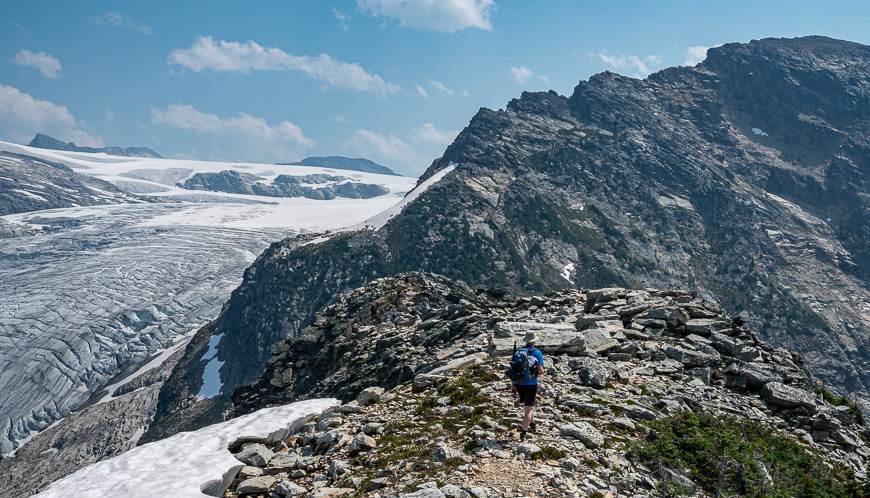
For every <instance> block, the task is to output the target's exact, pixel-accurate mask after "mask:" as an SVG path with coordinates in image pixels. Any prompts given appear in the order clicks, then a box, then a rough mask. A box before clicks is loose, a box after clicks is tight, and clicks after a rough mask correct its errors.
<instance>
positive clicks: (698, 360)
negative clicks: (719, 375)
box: [665, 346, 721, 368]
mask: <svg viewBox="0 0 870 498" xmlns="http://www.w3.org/2000/svg"><path fill="white" fill-rule="evenodd" d="M708 349H710V348H708ZM711 351H712V353H703V352H701V351H693V350H691V349H684V348H681V347H678V346H668V347H666V348H665V354H666V355H667V356H668V358H670V359H672V360H676V361H679V362H680V363H682V364H683V366H684V367H687V368H694V367H712V366H716V365H718V364H719V362H720V361H721V358H720V357H719V354H718V353H716V352H715V351H713V350H711Z"/></svg>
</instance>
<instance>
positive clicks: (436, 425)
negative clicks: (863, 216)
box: [216, 273, 870, 497]
mask: <svg viewBox="0 0 870 498" xmlns="http://www.w3.org/2000/svg"><path fill="white" fill-rule="evenodd" d="M602 295H606V296H608V297H607V299H606V300H602V297H601V296H602ZM651 316H662V317H675V316H679V317H686V318H684V319H682V320H671V321H668V320H662V323H657V322H652V321H651V320H658V319H657V318H655V319H654V318H648V317H651ZM693 316H706V317H708V319H711V320H715V323H717V324H720V325H719V326H717V331H716V332H713V333H715V334H720V335H722V336H724V337H728V338H729V339H730V341H731V342H732V343H734V344H739V345H741V346H745V347H746V348H752V349H753V350H754V351H755V352H756V353H757V354H755V355H752V358H751V359H744V358H743V356H742V354H741V353H739V351H745V350H741V349H737V350H736V351H738V353H735V350H734V349H730V348H725V347H721V346H719V347H717V346H716V345H715V344H716V343H714V342H712V341H710V339H709V337H704V336H703V335H699V334H696V333H695V331H693V330H689V329H688V327H687V325H686V324H687V323H688V322H689V321H690V320H693V319H695V318H688V317H693ZM601 317H604V318H606V320H601V319H599V318H601ZM605 321H606V322H608V325H607V326H606V327H605V326H601V325H600V326H596V327H588V325H589V324H590V323H597V324H601V323H603V322H605ZM520 323H522V324H525V325H524V327H525V328H526V329H527V330H536V331H539V330H542V329H543V330H545V329H546V328H547V327H549V326H552V325H563V324H565V325H571V327H570V329H568V328H560V335H559V337H560V339H558V340H560V341H562V346H561V347H560V346H558V345H556V342H557V340H556V339H555V336H551V337H550V338H549V339H548V340H549V342H550V348H551V351H553V353H547V354H546V355H545V367H546V372H545V375H544V377H543V378H542V379H541V387H540V392H539V398H538V400H539V401H538V408H537V410H536V418H535V420H536V427H535V429H534V431H533V432H532V433H530V434H529V437H528V439H527V440H526V441H521V440H520V439H519V437H518V436H519V435H518V433H517V430H516V426H517V423H518V419H519V414H520V408H519V406H518V405H517V402H516V399H515V397H513V396H512V395H511V392H510V389H509V385H510V384H509V381H507V380H506V379H505V376H504V369H505V368H506V365H507V362H508V361H509V360H508V358H509V354H510V352H509V351H503V350H501V349H498V348H497V347H496V345H497V342H496V341H494V339H495V338H496V336H497V334H499V330H500V329H501V328H502V327H503V326H504V324H511V325H510V327H509V328H510V329H513V330H516V329H519V328H521V327H522V326H520V325H517V324H520ZM590 334H596V335H597V334H605V335H607V336H608V337H610V338H611V339H612V340H613V341H614V342H615V343H616V347H615V348H612V349H609V350H607V351H600V350H596V349H589V348H574V347H573V346H572V347H571V348H568V349H566V348H564V346H567V345H575V344H576V340H575V339H576V338H578V337H585V336H588V335H590ZM710 335H712V333H711V334H710ZM472 358H474V359H472ZM268 365H269V366H268V368H267V372H266V375H265V376H264V377H262V378H261V380H260V381H259V382H258V383H256V384H254V385H252V386H250V387H248V388H245V389H240V390H238V391H237V392H236V395H235V396H234V402H235V403H236V410H237V411H238V412H239V413H242V412H247V411H252V410H256V409H259V408H261V407H263V406H265V405H268V404H273V403H274V404H281V403H285V402H286V401H288V400H295V399H299V398H306V397H320V396H323V395H324V394H326V393H336V394H338V395H339V396H340V397H341V398H342V399H343V400H344V404H342V405H341V406H337V407H334V408H330V409H328V410H326V411H325V412H323V413H321V414H320V415H319V416H318V417H316V418H314V419H312V420H308V421H302V423H300V424H297V425H296V427H294V428H292V429H291V430H290V431H289V432H288V433H287V434H286V435H285V437H284V439H283V440H281V441H274V442H273V443H271V444H268V445H264V443H263V441H261V440H258V439H256V438H253V437H249V436H246V437H244V438H241V439H239V440H237V441H236V442H234V443H231V444H230V445H229V448H228V451H230V452H232V453H233V454H234V455H235V457H236V459H237V460H239V461H240V462H241V463H243V464H245V465H247V467H241V468H240V470H238V473H237V474H236V475H235V478H234V479H233V480H232V483H231V484H230V485H229V488H228V489H227V490H226V491H225V492H224V493H223V496H225V497H236V496H242V495H245V496H247V495H250V494H267V493H269V492H272V493H276V494H277V495H278V496H297V495H301V496H339V495H341V494H348V495H352V494H357V495H365V496H401V497H412V496H437V497H442V496H463V497H467V496H486V497H502V496H531V495H543V496H604V495H605V494H607V493H612V496H632V497H634V496H637V497H640V496H651V495H652V494H654V493H655V492H657V490H658V491H661V490H662V489H669V487H672V486H674V485H679V486H680V488H682V489H683V490H684V492H685V491H686V490H694V491H692V492H691V493H690V494H693V495H695V496H712V495H713V494H714V492H716V491H717V490H718V491H723V492H730V491H734V492H738V493H742V494H751V493H754V492H761V491H763V492H767V493H773V494H776V493H779V494H784V495H792V496H800V495H806V493H807V492H809V490H810V489H811V488H812V487H813V486H816V485H822V486H825V487H826V489H827V490H828V491H830V492H831V493H835V492H836V491H837V490H844V492H845V490H847V489H852V490H859V489H866V486H868V485H870V484H866V481H865V480H866V478H867V470H868V464H870V446H868V445H867V442H866V441H867V437H868V435H870V433H868V430H867V429H866V427H865V426H863V425H862V422H861V416H860V414H859V412H858V411H857V409H856V408H855V406H854V405H853V404H850V403H849V402H848V401H846V400H845V399H842V398H835V397H833V396H832V395H831V394H830V393H827V392H826V391H824V390H821V389H820V390H818V391H814V387H815V385H816V384H815V381H814V380H812V378H811V377H810V376H809V375H808V374H807V372H806V371H805V370H804V368H803V362H802V359H801V358H800V357H799V356H797V355H794V354H792V353H791V352H789V351H787V350H784V349H781V348H776V347H774V346H771V345H770V344H768V343H766V342H763V341H761V340H759V339H758V337H757V335H756V334H755V333H754V332H753V331H752V330H751V329H749V328H748V327H747V326H746V324H745V323H744V322H743V321H742V320H741V319H740V317H737V316H729V315H727V314H726V313H725V312H723V311H722V309H721V308H720V307H719V306H717V305H716V304H714V303H712V302H710V301H708V300H705V299H703V298H700V297H698V296H697V295H696V294H695V293H691V292H687V291H679V290H676V291H662V290H654V289H645V290H630V289H623V288H608V289H598V290H589V291H576V290H568V291H562V292H558V293H554V294H548V295H546V296H531V297H524V298H519V299H512V298H507V297H504V296H500V295H498V293H496V294H493V293H492V292H488V291H485V290H472V289H471V288H469V287H468V286H466V285H465V284H462V283H458V282H452V281H450V280H447V279H445V278H443V277H439V276H436V275H428V274H419V273H412V274H402V275H398V276H396V277H392V278H387V279H378V280H375V281H373V282H372V283H370V284H368V285H366V286H364V287H362V288H359V289H356V290H354V291H352V292H350V293H347V294H345V295H343V296H342V297H341V299H340V300H338V301H337V302H336V303H335V304H333V305H331V306H328V307H326V308H325V309H324V310H323V311H321V312H320V313H318V314H317V317H316V318H315V320H314V321H313V323H312V325H310V326H309V327H307V328H306V329H305V332H303V333H302V334H301V335H300V336H299V337H297V338H294V339H289V340H287V341H284V342H281V343H279V344H278V345H276V347H275V349H274V353H273V355H272V357H271V359H270V360H269V362H268ZM744 367H752V368H754V369H759V370H766V371H769V372H771V373H775V375H776V377H777V379H778V380H768V381H762V382H759V383H752V386H751V387H750V386H749V384H750V383H749V382H746V381H741V380H739V379H740V378H741V377H742V376H743V375H744V374H742V373H741V371H742V370H741V369H743V368H744ZM436 372H437V376H433V375H432V374H433V373H436ZM421 377H428V379H427V382H422V383H421V382H418V380H419V379H420V378H421ZM591 379H595V381H590V380H591ZM363 386H377V387H367V388H363ZM384 388H387V389H386V390H385V389H384ZM823 394H824V395H823ZM832 401H833V402H832ZM717 424H718V425H721V426H722V427H726V426H727V427H731V429H730V430H732V431H733V432H730V433H727V434H726V433H722V432H719V431H713V432H703V431H700V432H698V433H693V432H691V431H692V430H693V429H694V428H697V427H698V426H717ZM252 430H253V431H254V432H255V429H252ZM670 431H673V432H670ZM666 438H673V439H668V443H665V444H672V446H668V447H667V448H668V449H667V453H666V454H665V453H662V454H658V457H657V458H661V460H659V461H658V462H652V461H649V460H648V459H649V458H650V456H649V455H650V454H651V452H654V451H655V448H656V441H658V440H660V439H662V440H663V439H666ZM682 438H686V439H682ZM700 438H710V439H709V440H707V439H700ZM729 438H733V439H729ZM750 441H751V444H752V445H754V446H752V448H754V451H755V454H754V455H752V454H745V455H744V454H734V453H729V451H731V450H730V449H728V448H731V447H732V445H739V444H742V443H743V442H750ZM746 444H749V443H746ZM695 448H703V449H704V451H705V452H706V453H704V455H705V456H704V457H698V458H707V457H710V455H713V457H714V460H713V463H712V464H711V463H709V462H707V463H698V462H699V461H700V460H690V459H686V460H684V461H685V462H688V463H685V468H683V467H682V466H680V467H676V466H670V465H672V463H671V462H670V460H668V458H673V457H674V455H679V457H683V456H685V455H683V453H681V452H691V451H694V449H695ZM717 452H720V453H721V456H717V455H719V453H717ZM693 455H694V454H693ZM695 456H697V455H695ZM715 458H719V459H720V460H718V462H719V463H718V464H719V465H725V466H730V467H728V468H736V466H742V467H740V468H742V469H743V471H741V472H731V471H730V470H726V467H720V469H721V470H717V468H716V465H717V464H716V462H717V461H716V460H715ZM789 458H794V459H797V460H800V461H801V463H797V460H794V461H788V459H789ZM786 462H788V463H786ZM705 465H707V467H705ZM219 472H220V471H217V472H216V473H219ZM717 472H721V473H720V474H719V475H720V477H719V478H718V480H717V479H713V478H710V476H711V475H715V474H716V473H717ZM850 472H851V473H853V474H850ZM759 475H761V477H759ZM852 475H854V476H855V477H850V476H852ZM764 476H767V477H764ZM856 478H857V480H854V479H856ZM850 480H851V481H850ZM861 481H865V483H864V484H861ZM850 482H851V484H849V483H850ZM822 483H824V484H822ZM801 486H807V487H801ZM847 486H854V487H852V488H848V487H847ZM861 486H864V487H863V488H862V487H861ZM740 489H742V490H743V491H739V490H740ZM812 489H818V488H812ZM855 492H858V493H859V494H855V495H854V496H860V492H861V491H855ZM847 494H848V493H847ZM849 496H853V495H849Z"/></svg>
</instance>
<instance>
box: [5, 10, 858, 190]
mask: <svg viewBox="0 0 870 498" xmlns="http://www.w3.org/2000/svg"><path fill="white" fill-rule="evenodd" d="M712 3H713V2H701V1H668V2H665V1H661V2H652V1H636V2H631V1H624V2H581V1H567V0H566V1H556V0H554V1H548V2H544V1H540V2H530V1H520V0H510V1H509V0H419V1H413V0H347V1H335V2H327V1H322V2H321V1H317V2H315V1H306V2H301V1H299V2H297V1H292V0H258V1H248V2H242V1H232V2H231V1H223V2H222V1H216V0H215V1H208V2H206V1H199V2H194V1H183V0H176V1H148V2H143V1H127V2H106V1H87V2H68V1H51V2H49V1H40V0H24V1H18V0H4V1H3V2H2V5H0V26H2V29H0V139H4V140H12V141H17V142H21V141H25V142H26V141H27V140H29V138H30V136H31V135H33V134H34V133H35V132H37V131H45V132H47V133H50V134H53V135H56V136H58V138H62V139H66V140H74V141H76V142H77V143H80V144H84V143H88V142H90V143H93V144H100V143H102V144H113V145H146V146H149V147H152V148H154V149H155V150H157V151H159V152H161V153H162V154H164V155H167V156H171V157H195V158H203V159H230V160H253V161H266V162H277V161H288V160H294V159H298V158H300V157H302V156H305V155H326V154H341V155H352V156H365V157H369V158H370V159H373V160H376V161H378V162H381V163H383V164H385V165H387V166H390V167H393V168H395V169H396V170H397V171H400V172H403V173H406V174H412V175H417V174H419V173H420V172H422V171H423V170H424V169H425V168H426V167H427V166H428V165H429V163H430V162H431V161H432V159H434V158H435V157H437V156H438V155H439V154H440V152H441V151H443V149H444V148H445V146H446V145H447V144H448V143H449V142H450V140H451V139H452V137H453V136H454V135H455V133H456V132H458V131H459V130H461V129H462V127H464V126H465V125H466V124H467V123H468V120H469V119H470V118H471V117H472V116H473V115H474V113H475V112H476V111H477V109H478V108H479V107H489V108H494V109H495V108H501V107H504V105H505V104H506V103H507V101H508V100H509V99H511V98H513V97H516V96H518V95H519V94H520V92H521V91H522V90H524V89H525V90H544V89H554V90H556V91H557V92H559V93H561V94H565V95H569V94H570V93H571V90H572V89H573V87H574V85H576V83H577V82H578V81H579V80H581V79H586V78H588V77H589V76H590V75H592V74H594V73H597V72H600V71H603V70H606V69H609V70H614V71H616V72H619V73H621V74H625V75H629V76H636V77H641V76H643V75H644V74H646V73H648V72H650V71H655V70H658V69H661V68H664V67H667V66H673V65H679V64H684V63H686V62H687V60H688V62H692V60H697V58H698V57H703V52H704V49H703V47H709V46H713V45H716V44H720V43H725V42H731V41H748V40H750V39H753V38H763V37H770V36H776V37H780V36H784V37H792V36H801V35H809V34H823V35H827V36H832V37H835V38H842V39H847V40H852V41H856V42H860V43H865V44H866V43H870V30H868V26H870V3H868V2H865V1H854V2H849V1H832V2H817V1H765V2H758V1H752V2H748V1H747V2H742V1H731V2H717V3H716V5H711V4H712ZM693 47H694V48H693Z"/></svg>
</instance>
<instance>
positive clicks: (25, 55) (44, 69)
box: [13, 50, 60, 80]
mask: <svg viewBox="0 0 870 498" xmlns="http://www.w3.org/2000/svg"><path fill="white" fill-rule="evenodd" d="M13 61H14V62H15V63H16V64H18V65H19V66H29V67H32V68H36V69H38V70H39V72H40V73H42V75H43V76H44V77H46V78H48V79H50V80H53V79H55V78H57V73H59V72H60V61H59V60H57V58H56V57H54V56H53V55H51V54H47V53H45V52H31V51H30V50H22V51H20V52H18V53H17V54H15V59H13Z"/></svg>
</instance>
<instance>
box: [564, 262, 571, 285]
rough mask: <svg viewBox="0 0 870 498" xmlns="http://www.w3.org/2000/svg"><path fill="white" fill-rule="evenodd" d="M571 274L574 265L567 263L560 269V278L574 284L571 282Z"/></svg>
mask: <svg viewBox="0 0 870 498" xmlns="http://www.w3.org/2000/svg"><path fill="white" fill-rule="evenodd" d="M572 273H574V263H568V264H567V265H565V266H564V267H562V278H564V279H565V280H567V281H568V282H571V283H572V284H573V283H574V282H573V281H572V280H571V274H572Z"/></svg>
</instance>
